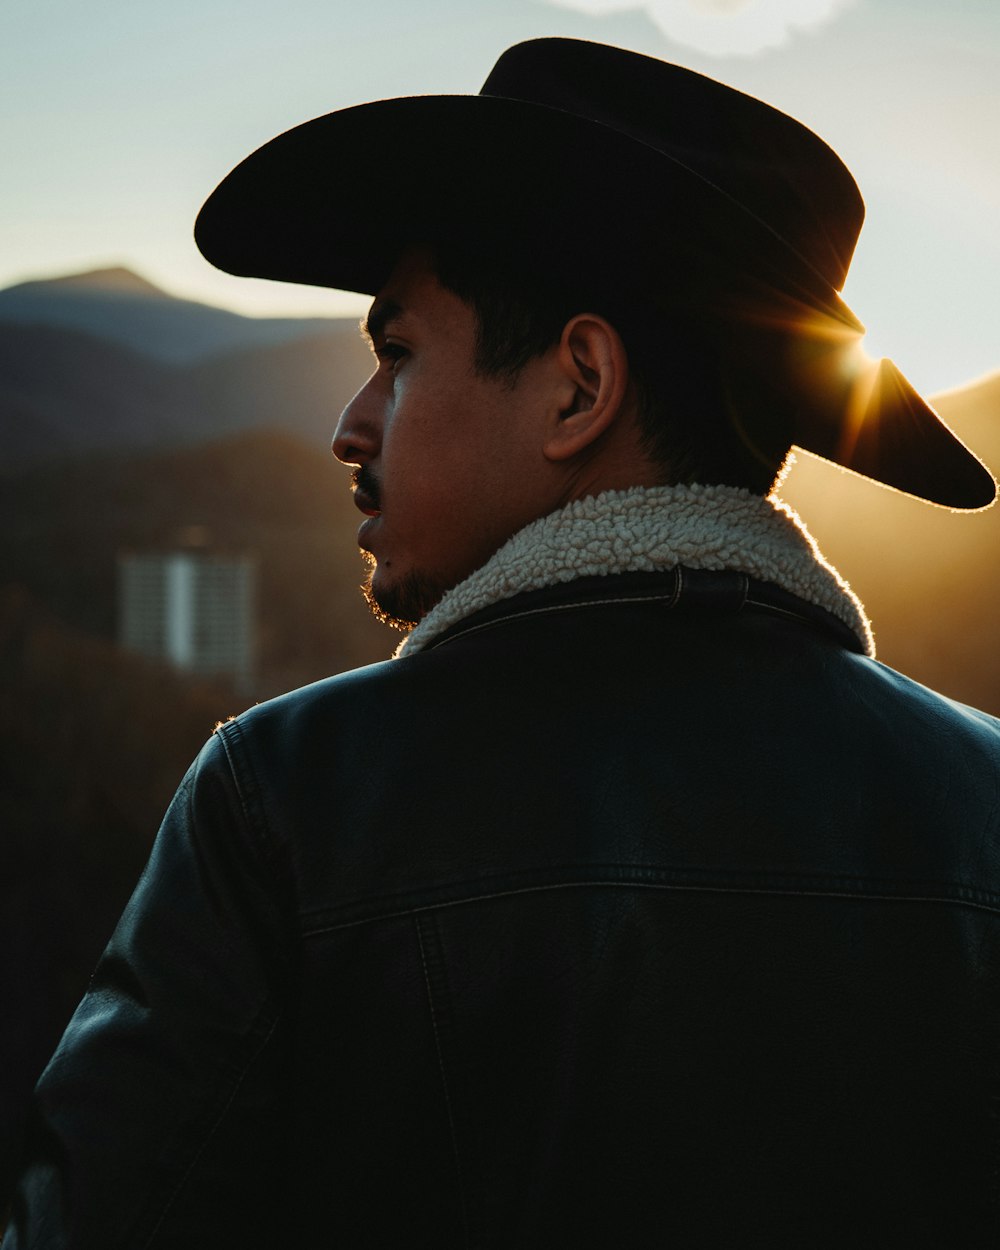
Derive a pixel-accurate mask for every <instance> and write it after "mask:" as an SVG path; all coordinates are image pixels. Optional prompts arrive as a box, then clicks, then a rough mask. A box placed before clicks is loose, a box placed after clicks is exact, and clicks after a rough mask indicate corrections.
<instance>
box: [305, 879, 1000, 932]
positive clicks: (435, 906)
mask: <svg viewBox="0 0 1000 1250" xmlns="http://www.w3.org/2000/svg"><path fill="white" fill-rule="evenodd" d="M588 886H591V887H600V888H608V887H617V888H619V889H626V890H632V889H635V890H678V891H686V892H689V893H701V894H753V895H763V896H768V897H777V898H841V899H851V900H854V901H855V902H859V903H938V904H945V905H947V904H952V905H953V906H956V907H971V908H974V909H975V910H977V911H985V912H989V913H991V914H993V915H997V916H1000V906H997V905H994V904H991V903H978V902H974V901H972V900H971V899H963V898H955V897H951V896H948V895H943V894H942V895H936V894H874V893H862V892H859V891H849V890H790V889H777V888H775V887H771V886H734V885H682V884H679V883H677V882H662V881H614V880H588V881H556V882H546V883H545V884H542V885H526V886H519V887H517V888H516V889H510V890H491V891H485V892H483V893H480V894H467V895H463V896H462V897H461V898H452V899H441V900H438V901H436V902H432V903H417V904H414V905H413V906H410V907H400V908H397V909H395V910H393V911H384V912H377V913H376V914H374V915H371V916H363V917H361V918H359V919H357V920H344V921H340V922H338V923H335V924H327V925H322V926H320V927H319V928H304V929H303V930H302V938H303V940H305V939H307V938H312V937H322V936H323V935H324V934H326V933H334V932H337V931H339V930H341V929H353V928H357V927H358V926H360V925H365V924H377V923H379V922H380V921H383V920H395V919H399V918H400V917H401V916H417V915H420V914H422V913H423V912H429V911H439V910H441V909H443V908H445V907H462V906H465V905H466V904H469V903H481V902H486V901H488V900H490V899H496V898H510V897H513V896H516V895H519V894H543V893H545V892H547V891H549V890H567V889H585V888H587V887H588Z"/></svg>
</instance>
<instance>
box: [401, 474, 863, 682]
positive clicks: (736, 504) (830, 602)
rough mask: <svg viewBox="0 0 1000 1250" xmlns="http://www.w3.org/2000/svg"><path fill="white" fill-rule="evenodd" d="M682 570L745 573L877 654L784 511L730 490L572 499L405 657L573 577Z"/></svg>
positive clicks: (847, 594)
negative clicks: (477, 617) (488, 612)
mask: <svg viewBox="0 0 1000 1250" xmlns="http://www.w3.org/2000/svg"><path fill="white" fill-rule="evenodd" d="M678 566H683V567H684V568H687V569H704V570H708V571H724V570H725V571H731V572H737V573H744V574H746V575H747V576H748V577H752V578H755V579H757V580H758V581H761V582H766V583H769V584H771V585H774V586H778V587H780V588H781V590H783V591H785V592H788V593H789V594H792V595H795V596H796V597H797V598H799V599H802V600H804V601H805V602H806V603H809V604H812V605H814V606H815V607H818V608H821V609H823V610H825V611H826V612H829V613H830V614H831V615H833V616H834V617H836V618H837V619H838V620H839V621H841V622H842V623H843V624H844V625H846V626H847V628H848V629H850V630H851V632H852V633H853V634H854V635H855V636H856V637H857V639H858V641H859V643H860V649H861V650H862V651H863V652H864V653H865V654H866V655H869V656H874V654H875V642H874V638H873V636H872V630H871V625H870V623H869V621H868V617H867V616H866V615H865V610H864V608H863V606H862V604H861V601H860V600H859V599H858V597H857V595H855V594H854V592H853V591H852V590H851V588H850V587H849V586H848V584H847V583H846V582H845V581H844V579H843V578H842V577H841V576H840V574H839V573H838V572H837V570H836V569H835V568H834V567H833V566H832V565H831V564H829V563H828V562H827V561H826V560H825V559H824V558H823V556H822V555H821V553H820V551H819V548H818V547H817V546H816V543H815V540H814V539H813V538H812V535H811V534H810V533H809V531H808V530H807V529H806V528H805V526H804V525H803V524H802V521H801V520H800V519H799V517H798V516H797V515H796V514H795V512H793V511H792V509H791V508H789V507H788V506H787V505H785V504H783V503H780V502H779V501H778V500H776V499H774V498H768V499H763V498H761V497H760V496H759V495H752V494H750V492H749V491H746V490H741V489H737V488H736V487H731V486H701V485H692V486H656V487H641V486H636V487H632V488H630V489H629V490H623V491H606V492H605V493H604V494H601V495H595V496H589V497H588V498H586V499H579V500H575V501H574V502H573V503H570V504H567V505H566V506H565V507H564V508H561V509H559V510H558V511H557V512H553V513H550V514H549V515H548V516H544V517H540V518H539V519H538V520H537V521H533V522H532V523H531V524H530V525H527V526H525V528H524V529H522V530H519V531H518V533H516V534H515V535H514V536H513V537H512V538H510V539H509V540H508V541H507V542H506V543H505V544H504V545H503V546H502V547H501V548H500V549H499V550H498V551H496V552H495V553H494V554H493V555H492V556H491V557H490V559H489V560H487V562H486V563H485V564H484V565H482V567H481V568H478V569H477V570H476V571H475V572H474V573H472V574H470V576H469V577H467V578H466V579H465V580H464V581H463V582H460V583H459V584H458V585H457V586H455V587H453V588H452V589H451V590H449V591H448V592H447V593H446V594H445V595H444V596H443V598H442V599H441V600H440V602H439V603H438V604H437V605H436V606H435V607H434V608H433V609H432V610H431V611H430V612H429V613H428V614H427V616H425V617H424V619H423V620H422V621H421V622H420V623H419V624H418V625H417V626H416V628H415V629H414V630H413V631H412V633H410V634H409V636H408V637H407V638H405V639H404V640H403V642H402V643H401V644H400V646H399V648H398V649H397V651H396V655H397V657H399V656H404V655H413V654H414V653H415V652H417V651H420V650H423V649H424V648H425V647H427V646H428V644H430V643H431V642H432V641H433V640H434V639H436V638H437V637H439V636H440V635H441V634H443V633H444V632H445V631H446V630H450V629H451V628H452V627H453V626H454V625H456V624H457V623H458V622H459V621H462V620H464V619H465V618H466V617H469V616H471V615H473V614H474V613H478V612H481V611H483V610H484V609H486V608H490V607H492V606H493V605H495V604H497V603H500V602H502V601H504V600H508V599H512V598H514V597H515V596H516V595H521V594H524V593H525V592H528V591H533V590H540V589H542V588H543V587H548V586H554V585H559V584H563V583H568V582H575V581H578V580H580V579H581V578H592V577H599V576H612V575H615V574H621V573H656V572H662V571H665V570H669V569H675V568H677V567H678Z"/></svg>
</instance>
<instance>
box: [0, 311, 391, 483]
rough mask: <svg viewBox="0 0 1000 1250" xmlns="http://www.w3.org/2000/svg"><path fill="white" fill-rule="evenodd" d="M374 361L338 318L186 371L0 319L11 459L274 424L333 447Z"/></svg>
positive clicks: (2, 437) (0, 433) (4, 418)
mask: <svg viewBox="0 0 1000 1250" xmlns="http://www.w3.org/2000/svg"><path fill="white" fill-rule="evenodd" d="M320 324H321V325H322V324H323V323H320ZM370 360H371V357H370V355H369V352H368V349H367V348H366V347H365V345H364V343H363V342H362V341H361V338H360V336H359V335H358V332H357V328H356V326H355V325H353V324H352V323H346V324H345V323H343V322H336V321H335V322H330V323H329V324H328V325H327V328H326V329H325V330H324V331H323V332H322V333H314V334H312V335H309V336H304V337H302V338H299V339H295V340H292V341H289V342H285V343H278V344H266V345H264V346H260V347H256V348H249V349H246V348H245V349H242V350H240V351H234V352H227V353H224V354H220V355H217V356H214V357H212V358H210V359H206V360H202V361H200V362H196V363H194V364H191V365H188V366H181V365H171V364H168V363H165V362H164V361H161V360H155V359H152V358H150V357H149V356H148V355H143V354H141V353H139V352H136V351H134V350H132V349H131V348H129V347H125V346H123V345H122V344H120V343H116V342H113V341H111V340H109V339H104V338H101V337H98V336H96V335H94V334H93V333H91V332H85V331H82V330H70V329H66V328H60V327H53V326H44V325H21V324H16V323H9V322H8V323H6V324H4V323H0V441H2V444H3V447H4V459H5V464H6V465H7V466H8V467H10V466H11V465H17V464H23V465H27V464H30V463H32V462H39V461H43V460H46V459H58V458H60V457H63V456H65V455H68V454H80V453H87V452H90V451H98V450H128V449H141V448H153V447H169V446H176V445H178V444H183V443H197V442H206V441H210V440H211V439H214V438H218V437H220V436H222V435H225V434H231V433H235V432H239V431H241V430H259V429H267V428H270V429H281V430H284V431H286V432H287V433H294V434H298V435H299V436H301V437H302V438H304V439H306V440H307V441H309V442H311V443H313V444H314V445H316V446H317V447H324V448H325V447H328V446H329V443H330V438H331V435H332V433H333V429H334V426H335V425H336V422H337V418H338V416H339V415H340V411H341V409H342V408H343V406H344V405H345V404H346V403H347V401H348V400H349V399H350V398H351V396H352V395H353V394H354V392H355V391H356V390H357V388H358V386H359V385H360V384H361V382H362V381H363V380H364V378H365V377H366V375H367V373H368V371H369V369H370Z"/></svg>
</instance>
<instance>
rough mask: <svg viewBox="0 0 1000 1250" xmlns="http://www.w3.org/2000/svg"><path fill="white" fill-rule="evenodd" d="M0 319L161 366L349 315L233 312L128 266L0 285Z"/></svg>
mask: <svg viewBox="0 0 1000 1250" xmlns="http://www.w3.org/2000/svg"><path fill="white" fill-rule="evenodd" d="M0 322H10V323H14V324H16V325H21V326H48V327H50V328H58V329H65V330H80V331H84V332H86V333H88V334H91V335H94V336H95V337H98V338H103V339H107V340H109V341H110V342H112V343H116V344H118V345H119V346H121V347H126V348H130V349H131V350H132V351H136V352H141V353H142V354H144V355H147V356H151V357H152V358H153V359H154V360H159V361H163V362H165V363H169V364H191V363H193V362H195V361H199V360H204V359H206V358H208V357H210V356H215V355H218V354H219V353H222V352H234V351H240V350H246V349H250V348H258V347H270V346H273V345H275V344H279V343H288V342H292V341H294V340H296V339H301V338H306V337H310V336H314V335H317V334H325V333H327V332H329V331H332V330H335V329H340V330H341V331H343V332H348V329H349V332H350V333H353V334H356V333H357V330H356V325H357V323H356V322H355V321H352V320H351V319H350V318H335V317H330V318H325V317H305V318H296V317H269V318H257V317H241V316H240V315H239V314H238V313H234V312H228V311H227V310H226V309H223V308H214V307H212V306H211V305H209V304H200V303H197V302H195V301H193V300H186V299H178V298H177V297H175V296H173V295H169V294H168V293H167V292H166V291H162V290H161V289H160V288H159V287H157V286H154V285H153V283H151V282H148V281H147V280H146V279H145V278H142V277H140V276H139V275H138V274H136V273H133V272H132V271H131V270H129V269H124V268H113V269H97V270H93V271H92V272H88V273H79V274H70V275H68V276H66V277H59V278H45V279H39V280H36V281H31V282H21V283H18V284H17V285H16V286H10V287H6V288H5V289H4V290H0Z"/></svg>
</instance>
